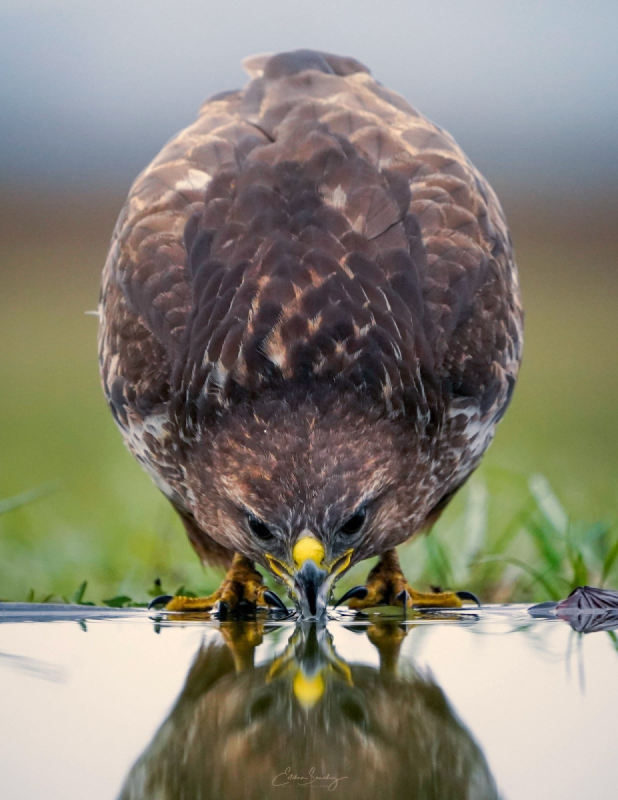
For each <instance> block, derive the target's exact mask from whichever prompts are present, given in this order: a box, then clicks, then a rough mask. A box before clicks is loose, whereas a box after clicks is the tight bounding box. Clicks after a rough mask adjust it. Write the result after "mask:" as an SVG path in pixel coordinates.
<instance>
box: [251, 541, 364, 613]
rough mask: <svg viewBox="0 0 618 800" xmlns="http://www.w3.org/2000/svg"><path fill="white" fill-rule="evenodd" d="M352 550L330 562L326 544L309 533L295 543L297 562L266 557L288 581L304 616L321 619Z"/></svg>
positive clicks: (294, 551) (293, 555)
mask: <svg viewBox="0 0 618 800" xmlns="http://www.w3.org/2000/svg"><path fill="white" fill-rule="evenodd" d="M352 552H353V551H352V550H351V549H350V550H347V551H346V552H345V553H344V554H343V555H342V556H339V558H336V559H335V560H334V561H331V562H330V563H327V562H326V553H325V551H324V547H323V545H322V543H321V542H320V541H318V540H317V539H316V538H315V536H313V535H311V534H307V535H303V536H301V538H300V539H299V540H298V541H297V542H296V544H295V545H294V549H293V551H292V559H293V564H290V565H288V564H284V563H283V562H282V561H279V559H276V558H274V557H273V556H270V555H268V556H266V558H267V560H268V563H269V565H270V568H271V569H272V570H273V572H274V573H275V574H276V575H277V576H278V577H279V578H281V579H282V580H283V581H284V582H285V583H286V584H287V586H288V589H289V590H290V591H291V593H292V595H293V596H294V600H295V602H296V604H297V605H298V607H299V608H300V613H301V616H302V617H303V619H314V620H318V619H321V617H323V616H324V614H325V613H326V606H327V603H328V599H329V597H330V593H331V589H332V587H333V584H334V582H335V580H336V579H337V578H338V577H339V576H340V575H341V573H342V572H343V571H344V570H346V569H347V568H348V566H349V565H350V561H351V559H352Z"/></svg>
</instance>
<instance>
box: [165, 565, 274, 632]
mask: <svg viewBox="0 0 618 800" xmlns="http://www.w3.org/2000/svg"><path fill="white" fill-rule="evenodd" d="M163 600H165V601H166V605H165V610H166V611H211V610H212V609H213V608H215V606H218V611H219V616H220V618H225V617H226V616H228V614H233V615H235V616H246V615H247V614H252V613H254V612H255V610H256V609H257V608H258V607H260V606H261V607H266V608H268V607H269V606H272V607H274V608H277V609H278V610H280V611H287V609H286V607H285V605H284V603H283V601H282V600H281V599H280V598H279V596H278V595H276V594H275V593H274V592H272V591H271V590H270V589H268V588H267V587H266V586H265V585H264V582H263V580H262V576H261V575H260V573H259V572H258V571H257V570H256V569H255V567H254V566H253V564H252V563H251V561H249V559H247V558H245V557H244V556H241V555H235V556H234V559H233V561H232V565H231V567H230V568H229V570H228V571H227V573H226V575H225V578H224V579H223V582H222V584H221V586H220V587H219V588H218V589H217V590H216V592H213V593H212V594H211V595H208V597H183V596H176V597H170V596H167V597H161V598H157V600H156V601H153V604H154V603H156V602H157V601H159V602H161V601H163ZM151 605H152V604H151Z"/></svg>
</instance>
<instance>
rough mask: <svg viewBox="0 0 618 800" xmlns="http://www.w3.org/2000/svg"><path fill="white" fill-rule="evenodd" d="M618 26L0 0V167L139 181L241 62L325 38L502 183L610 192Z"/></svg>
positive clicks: (482, 15) (395, 1)
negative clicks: (453, 139)
mask: <svg viewBox="0 0 618 800" xmlns="http://www.w3.org/2000/svg"><path fill="white" fill-rule="evenodd" d="M617 31H618V3H617V2H616V0H589V1H588V2H583V1H582V0H577V1H575V0H465V1H464V0H433V1H431V2H429V1H427V2H416V0H407V2H401V1H400V0H382V1H380V0H313V2H298V0H260V1H259V2H257V1H256V0H254V2H249V1H248V0H217V2H208V1H207V0H201V1H200V0H175V2H170V0H103V1H102V2H95V1H94V0H47V2H43V0H39V1H38V2H37V0H2V2H0V119H1V122H0V178H2V179H3V180H4V183H5V184H13V185H15V184H17V185H20V186H24V187H28V186H32V187H34V186H37V185H38V186H43V187H44V186H46V185H47V186H49V185H53V184H55V183H58V182H61V183H62V184H64V185H65V186H71V187H73V188H76V189H79V188H87V187H97V186H101V187H108V188H119V187H123V188H124V187H128V185H129V183H130V182H131V180H132V179H133V177H134V176H135V174H136V173H137V172H138V171H139V170H140V169H141V168H142V167H143V166H144V165H145V164H146V162H147V161H148V160H149V159H150V158H151V157H152V156H153V155H154V154H155V153H156V152H157V151H158V150H159V148H160V147H161V145H162V144H163V143H164V141H165V140H166V139H167V138H169V137H170V136H171V135H172V134H173V133H175V131H176V130H178V129H179V128H181V127H183V126H184V125H187V124H189V123H190V122H191V120H192V119H193V117H194V115H195V112H196V110H197V108H198V106H199V105H200V103H201V102H202V100H203V99H205V98H206V97H207V96H208V95H210V94H213V93H215V92H217V91H219V90H222V89H229V88H235V87H238V86H240V85H242V84H243V83H244V81H245V76H244V74H243V72H242V70H241V68H240V60H241V58H243V57H244V56H246V55H249V54H252V53H259V52H269V51H278V50H289V49H294V48H297V47H312V48H316V49H322V50H328V51H332V52H338V53H342V54H345V55H353V56H355V57H356V58H358V59H359V60H361V61H363V62H364V63H365V64H367V65H368V66H369V67H370V68H371V70H372V72H373V74H374V75H375V76H376V77H377V78H378V80H380V81H382V82H383V83H385V84H387V85H388V86H390V87H391V88H393V89H396V90H397V91H399V92H401V93H402V94H404V95H405V96H406V98H407V99H408V100H410V101H411V102H412V103H413V105H415V106H416V107H417V108H418V109H419V110H420V111H422V112H423V113H425V114H426V115H427V116H429V117H430V118H431V119H433V120H435V121H436V122H438V123H439V124H440V125H442V126H443V127H445V128H447V129H448V130H449V131H450V132H451V133H452V134H453V135H454V136H455V137H456V139H457V140H458V141H459V143H460V144H461V145H462V146H463V148H464V149H465V150H466V151H467V153H468V155H470V157H471V158H472V159H473V161H475V163H476V164H477V166H478V167H479V168H480V169H481V170H482V171H483V172H485V174H486V175H487V176H488V177H489V178H490V179H492V180H494V181H496V182H497V183H498V184H500V185H504V184H507V183H508V185H510V186H513V187H515V188H525V187H527V188H529V189H530V190H532V191H537V190H538V191H542V190H544V189H546V188H547V187H548V186H555V187H559V188H562V189H564V190H565V191H567V192H568V191H569V190H570V189H572V190H573V191H574V192H575V193H579V192H581V191H582V186H583V188H585V189H587V190H590V191H601V192H603V193H606V194H607V193H610V192H613V191H614V186H615V182H616V180H617V179H618V137H617V136H616V129H617V124H618V88H617V87H618V35H617ZM575 181H577V182H578V183H577V184H575V183H574V182H575Z"/></svg>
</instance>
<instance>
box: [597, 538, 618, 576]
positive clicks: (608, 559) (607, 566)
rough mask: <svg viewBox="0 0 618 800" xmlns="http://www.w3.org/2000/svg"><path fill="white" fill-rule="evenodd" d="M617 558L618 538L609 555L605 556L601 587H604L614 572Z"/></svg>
mask: <svg viewBox="0 0 618 800" xmlns="http://www.w3.org/2000/svg"><path fill="white" fill-rule="evenodd" d="M617 558H618V538H617V539H616V541H615V542H614V544H613V545H612V546H611V547H610V549H609V551H608V553H607V555H606V556H605V560H604V561H603V569H602V571H601V585H604V584H605V581H606V580H607V579H608V578H609V574H610V572H611V571H612V567H613V566H614V564H615V562H616V559H617Z"/></svg>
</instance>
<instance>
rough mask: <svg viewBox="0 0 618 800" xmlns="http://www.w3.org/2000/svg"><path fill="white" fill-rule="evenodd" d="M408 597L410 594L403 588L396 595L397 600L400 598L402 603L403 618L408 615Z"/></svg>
mask: <svg viewBox="0 0 618 800" xmlns="http://www.w3.org/2000/svg"><path fill="white" fill-rule="evenodd" d="M409 599H410V595H409V594H408V590H407V589H404V590H403V591H401V592H399V594H398V595H397V600H401V603H402V605H403V618H404V619H405V618H406V617H407V616H408V600H409Z"/></svg>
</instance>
